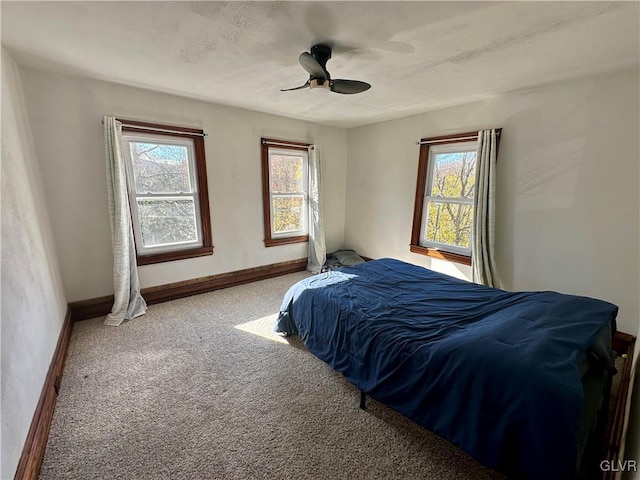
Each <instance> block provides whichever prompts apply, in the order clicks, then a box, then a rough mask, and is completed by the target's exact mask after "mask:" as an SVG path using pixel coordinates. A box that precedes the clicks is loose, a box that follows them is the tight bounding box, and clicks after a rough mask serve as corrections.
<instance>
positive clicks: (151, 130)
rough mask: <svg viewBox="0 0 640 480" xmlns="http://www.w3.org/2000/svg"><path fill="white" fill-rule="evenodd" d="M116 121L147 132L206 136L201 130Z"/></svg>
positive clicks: (124, 125)
mask: <svg viewBox="0 0 640 480" xmlns="http://www.w3.org/2000/svg"><path fill="white" fill-rule="evenodd" d="M118 122H120V123H121V124H122V126H123V127H130V128H137V129H139V130H146V131H148V132H158V133H175V134H179V135H191V136H194V137H206V136H207V134H206V133H204V132H202V133H197V132H185V131H182V130H170V129H168V128H155V127H145V126H142V125H135V124H133V123H127V122H123V121H122V120H118ZM101 123H102V124H103V125H104V120H102V121H101Z"/></svg>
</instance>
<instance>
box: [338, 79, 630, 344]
mask: <svg viewBox="0 0 640 480" xmlns="http://www.w3.org/2000/svg"><path fill="white" fill-rule="evenodd" d="M638 82H639V80H638V71H637V70H633V71H624V72H619V73H616V74H612V75H608V76H600V77H591V78H588V79H582V80H576V81H572V82H565V83H557V84H553V85H549V86H546V87H541V88H536V89H531V90H527V91H520V92H514V93H510V94H505V95H501V96H497V97H495V98H492V99H487V100H485V101H481V102H476V103H472V104H467V105H461V106H458V107H454V108H448V109H445V110H440V111H434V112H429V113H424V114H421V115H417V116H412V117H408V118H404V119H401V120H394V121H388V122H383V123H378V124H374V125H369V126H364V127H361V128H356V129H352V130H350V131H349V164H348V169H347V202H346V205H347V211H346V224H345V242H346V244H347V245H348V246H350V247H353V248H355V249H357V250H358V251H359V252H360V253H361V254H363V255H366V256H370V257H381V256H390V257H396V258H400V259H403V260H406V261H410V262H413V263H417V264H422V265H425V266H431V267H432V268H434V269H439V270H444V269H445V267H446V268H447V269H449V270H451V268H452V265H451V264H449V265H446V264H443V263H442V262H437V263H436V262H434V263H433V264H432V263H431V262H430V261H429V259H428V258H427V257H424V256H421V255H418V254H413V253H410V252H409V240H410V236H411V223H412V215H413V202H414V194H415V184H416V172H417V165H418V147H417V146H416V145H415V142H416V140H418V139H420V138H421V137H430V136H436V135H441V134H446V133H456V132H465V131H469V130H475V129H480V128H490V127H502V129H503V130H502V133H503V135H502V140H501V144H500V155H499V159H498V172H497V218H496V244H497V263H498V267H499V270H500V273H501V276H502V278H503V279H504V281H505V284H506V288H507V289H513V290H556V291H560V292H565V293H573V294H579V295H587V296H593V297H597V298H601V299H604V300H608V301H610V302H613V303H615V304H617V305H619V307H620V313H619V317H618V322H619V323H618V324H619V328H620V329H621V330H623V331H625V332H629V333H632V334H636V332H637V331H638V319H639V318H640V317H639V315H640V309H639V303H638V297H639V292H640V278H639V263H640V258H639V254H640V233H639V218H640V211H639V202H638V199H639V197H640V182H639V165H640V152H639V128H640V127H639V120H638V116H639V98H638V97H639V95H638ZM457 270H458V272H457V273H458V274H459V275H462V276H464V275H466V274H468V269H465V268H462V267H460V268H458V269H457Z"/></svg>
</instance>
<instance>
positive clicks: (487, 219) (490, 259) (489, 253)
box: [471, 129, 502, 288]
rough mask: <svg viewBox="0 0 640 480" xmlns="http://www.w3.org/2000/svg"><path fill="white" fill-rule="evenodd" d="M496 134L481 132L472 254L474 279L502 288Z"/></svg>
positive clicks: (479, 137)
mask: <svg viewBox="0 0 640 480" xmlns="http://www.w3.org/2000/svg"><path fill="white" fill-rule="evenodd" d="M496 137H497V135H496V131H495V129H493V130H482V131H480V132H478V155H477V158H476V194H475V198H474V204H473V211H474V218H473V229H472V233H471V239H472V245H471V255H472V264H473V281H474V282H476V283H480V284H483V285H488V286H489V287H496V288H501V287H502V282H501V281H500V277H499V276H498V270H497V268H496V261H495V256H494V248H495V247H494V227H495V188H496V155H497V152H496Z"/></svg>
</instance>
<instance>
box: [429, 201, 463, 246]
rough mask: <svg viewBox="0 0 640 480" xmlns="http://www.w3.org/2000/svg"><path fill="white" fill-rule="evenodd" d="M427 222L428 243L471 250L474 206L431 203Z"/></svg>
mask: <svg viewBox="0 0 640 480" xmlns="http://www.w3.org/2000/svg"><path fill="white" fill-rule="evenodd" d="M427 221H428V222H429V223H428V224H427V238H426V240H427V241H430V242H438V243H446V244H448V245H455V246H458V247H462V248H470V245H471V243H470V239H471V222H472V221H473V206H472V205H460V204H457V203H447V202H429V204H428V209H427Z"/></svg>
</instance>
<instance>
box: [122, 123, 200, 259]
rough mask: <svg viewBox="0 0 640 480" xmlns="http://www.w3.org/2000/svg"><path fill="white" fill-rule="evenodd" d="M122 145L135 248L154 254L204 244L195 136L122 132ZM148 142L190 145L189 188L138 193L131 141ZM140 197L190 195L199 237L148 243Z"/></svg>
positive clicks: (139, 252) (158, 198)
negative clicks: (182, 190)
mask: <svg viewBox="0 0 640 480" xmlns="http://www.w3.org/2000/svg"><path fill="white" fill-rule="evenodd" d="M122 141H123V149H124V154H125V159H126V161H125V164H126V172H127V188H128V192H129V204H130V206H131V220H132V223H133V233H134V237H135V244H136V252H137V254H138V255H152V254H155V253H166V252H175V251H182V250H185V249H189V248H197V247H202V246H203V239H202V235H201V232H202V214H201V212H200V202H199V198H198V178H197V173H196V172H197V168H196V160H195V150H194V149H195V146H194V142H193V140H192V139H189V138H183V137H178V136H175V137H172V136H170V135H154V134H145V133H126V132H123V133H122ZM137 142H145V143H156V144H162V145H177V146H184V147H186V148H187V157H188V164H189V182H190V184H191V191H190V192H179V193H175V192H172V193H151V192H145V193H137V192H136V189H135V177H134V173H133V159H132V158H131V147H130V144H131V143H137ZM138 199H141V200H174V199H178V200H179V199H189V200H192V201H193V204H194V208H195V222H194V224H195V234H196V239H195V240H192V241H185V242H172V243H166V244H159V245H150V246H145V245H144V243H143V239H142V229H141V227H140V212H139V210H138Z"/></svg>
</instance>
